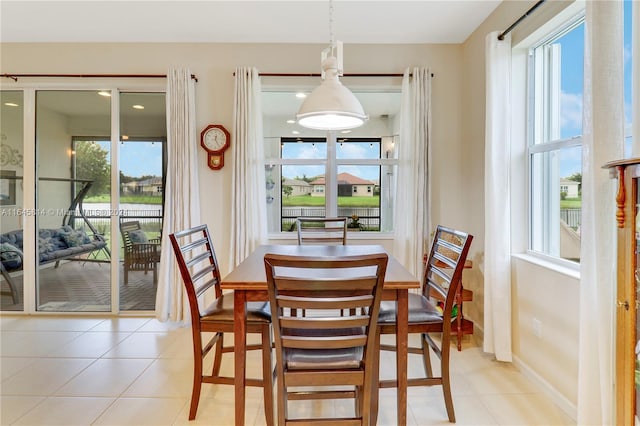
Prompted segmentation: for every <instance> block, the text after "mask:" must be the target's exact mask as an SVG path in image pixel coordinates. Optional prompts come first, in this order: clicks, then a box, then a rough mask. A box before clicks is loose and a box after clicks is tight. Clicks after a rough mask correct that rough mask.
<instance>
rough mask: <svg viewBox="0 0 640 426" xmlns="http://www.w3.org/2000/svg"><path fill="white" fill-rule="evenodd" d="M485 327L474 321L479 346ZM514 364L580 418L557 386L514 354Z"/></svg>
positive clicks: (553, 398) (554, 399) (480, 345)
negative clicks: (552, 384)
mask: <svg viewBox="0 0 640 426" xmlns="http://www.w3.org/2000/svg"><path fill="white" fill-rule="evenodd" d="M483 338H484V328H483V327H479V326H478V324H477V323H474V330H473V340H474V343H476V344H477V345H478V346H479V347H481V348H482V347H483V346H482V345H483ZM513 365H514V366H515V367H516V368H517V369H518V370H519V371H520V372H521V373H522V374H523V375H524V376H525V377H526V378H527V379H529V380H531V382H532V383H533V384H534V385H535V386H537V387H538V388H539V389H540V390H541V391H542V393H544V394H545V395H547V396H548V397H550V398H551V399H552V400H553V402H554V403H555V404H556V405H557V406H558V408H560V409H561V410H562V411H563V412H564V413H565V414H566V415H567V416H569V417H571V418H572V419H573V420H577V418H578V407H577V406H576V405H575V404H573V403H572V402H571V401H569V400H568V399H567V398H566V397H565V396H564V395H562V394H561V393H560V392H558V390H557V389H556V388H554V387H553V386H551V384H550V383H549V382H547V381H546V380H545V379H543V378H542V377H541V376H540V375H539V374H538V373H536V372H535V371H534V370H533V369H532V368H531V367H529V365H527V364H526V363H525V362H523V361H522V360H521V359H520V358H519V357H517V356H516V355H513Z"/></svg>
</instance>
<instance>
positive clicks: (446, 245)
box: [372, 226, 473, 424]
mask: <svg viewBox="0 0 640 426" xmlns="http://www.w3.org/2000/svg"><path fill="white" fill-rule="evenodd" d="M472 240H473V236H472V235H469V234H467V233H465V232H461V231H457V230H454V229H450V228H446V227H444V226H438V227H437V228H436V232H435V236H434V239H433V243H432V245H431V251H430V253H429V257H428V258H427V262H426V265H425V269H424V276H423V283H422V292H421V294H417V293H409V333H419V334H420V336H421V338H420V344H421V347H419V348H418V347H410V348H409V353H410V354H420V355H422V358H423V363H424V368H425V372H426V377H422V378H410V379H409V380H408V386H433V385H441V386H442V392H443V395H444V401H445V406H446V409H447V415H448V417H449V421H450V422H452V423H455V421H456V418H455V413H454V409H453V399H452V397H451V382H450V377H449V353H450V350H451V347H450V346H451V344H450V342H451V332H452V323H453V322H454V321H455V318H453V317H452V311H453V307H454V305H455V300H456V295H457V293H458V289H459V287H460V283H461V281H462V270H463V268H464V264H465V260H466V258H467V254H468V252H469V247H470V246H471V241H472ZM434 292H435V293H437V294H439V299H442V300H444V307H443V308H442V310H439V309H438V307H437V303H436V302H437V300H435V299H433V298H432V297H430V295H433V294H434ZM395 321H396V305H395V302H382V304H381V306H380V315H379V317H378V331H379V332H380V333H379V334H378V338H380V334H396V324H395ZM432 334H439V335H440V336H441V337H440V344H438V343H437V342H436V341H435V340H434V339H433V338H432V336H431V335H432ZM379 346H380V350H392V351H395V350H396V348H395V346H392V345H379ZM429 348H431V349H432V350H433V352H434V353H435V354H436V356H437V357H438V358H439V359H440V376H438V377H435V376H434V374H433V369H432V368H431V358H430V354H429ZM376 367H377V368H379V362H376ZM376 377H378V371H377V370H376ZM379 387H380V388H389V387H397V380H380V382H379ZM374 391H375V395H374V396H373V406H372V416H373V418H374V422H373V423H372V424H375V420H376V418H377V411H378V406H377V402H378V394H377V393H378V388H377V387H376V388H375V389H374Z"/></svg>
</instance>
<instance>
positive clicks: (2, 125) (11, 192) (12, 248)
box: [0, 91, 24, 311]
mask: <svg viewBox="0 0 640 426" xmlns="http://www.w3.org/2000/svg"><path fill="white" fill-rule="evenodd" d="M23 114H24V97H23V93H22V92H21V91H2V92H0V216H1V217H2V220H0V257H1V261H2V263H1V264H0V268H1V269H0V272H2V277H1V278H0V280H1V281H0V291H1V293H0V297H1V299H0V300H1V302H2V303H1V308H2V310H3V311H22V310H23V309H24V287H23V284H24V283H23V277H24V275H23V273H22V270H23V264H24V256H23V248H24V247H23V244H22V242H23V241H22V235H23V231H24V222H23V215H22V214H21V213H22V211H23V199H24V191H23V188H24V184H23V182H22V176H23V174H24V155H23V154H24V147H23V139H24V138H23V126H22V124H23Z"/></svg>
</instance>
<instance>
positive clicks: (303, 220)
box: [296, 217, 347, 245]
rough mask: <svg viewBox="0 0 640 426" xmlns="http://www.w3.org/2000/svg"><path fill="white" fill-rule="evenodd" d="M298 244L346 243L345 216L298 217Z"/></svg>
mask: <svg viewBox="0 0 640 426" xmlns="http://www.w3.org/2000/svg"><path fill="white" fill-rule="evenodd" d="M296 229H297V230H298V244H342V245H345V244H347V218H346V217H328V218H325V217H299V218H297V219H296Z"/></svg>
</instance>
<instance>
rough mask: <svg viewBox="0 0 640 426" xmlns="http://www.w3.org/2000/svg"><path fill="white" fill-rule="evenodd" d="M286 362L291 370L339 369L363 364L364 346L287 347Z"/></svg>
mask: <svg viewBox="0 0 640 426" xmlns="http://www.w3.org/2000/svg"><path fill="white" fill-rule="evenodd" d="M284 357H285V363H286V365H287V369H289V370H309V369H316V370H338V369H356V368H360V367H361V366H362V346H359V347H356V348H345V349H321V350H308V349H290V348H288V349H285V351H284Z"/></svg>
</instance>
